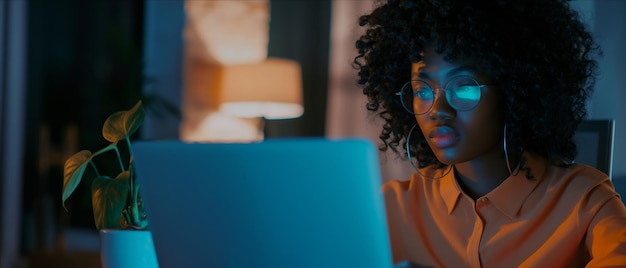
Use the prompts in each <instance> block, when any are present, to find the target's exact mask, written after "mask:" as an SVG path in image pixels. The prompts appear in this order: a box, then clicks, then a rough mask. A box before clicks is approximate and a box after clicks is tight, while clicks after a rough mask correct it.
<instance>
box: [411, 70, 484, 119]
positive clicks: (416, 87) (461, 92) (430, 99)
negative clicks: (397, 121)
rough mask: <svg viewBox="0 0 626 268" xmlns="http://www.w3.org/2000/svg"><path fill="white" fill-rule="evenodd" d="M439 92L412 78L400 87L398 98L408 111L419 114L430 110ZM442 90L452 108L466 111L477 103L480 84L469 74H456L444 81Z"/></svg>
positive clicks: (479, 94)
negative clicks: (456, 75)
mask: <svg viewBox="0 0 626 268" xmlns="http://www.w3.org/2000/svg"><path fill="white" fill-rule="evenodd" d="M439 92H441V91H440V90H439V91H435V89H433V88H432V87H431V86H430V85H429V84H428V83H426V82H424V81H422V80H414V81H410V82H408V83H406V84H405V85H404V86H403V87H402V90H401V92H400V100H401V101H402V106H403V107H404V109H406V110H407V111H408V112H409V113H412V114H416V115H421V114H425V113H427V112H428V111H430V109H431V108H432V106H433V103H434V101H435V99H436V98H437V96H439V94H440V93H439ZM444 92H445V96H446V100H447V101H448V103H449V104H450V106H451V107H452V108H454V109H455V110H457V111H467V110H471V109H473V108H474V107H476V105H478V102H479V101H480V97H481V85H480V84H478V82H476V80H474V79H473V78H471V77H469V76H458V77H455V78H452V79H451V80H449V81H448V82H447V83H446V85H445V89H444Z"/></svg>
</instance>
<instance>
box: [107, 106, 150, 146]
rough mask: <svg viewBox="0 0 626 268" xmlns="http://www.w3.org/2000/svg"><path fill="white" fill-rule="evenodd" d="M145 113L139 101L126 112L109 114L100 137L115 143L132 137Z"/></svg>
mask: <svg viewBox="0 0 626 268" xmlns="http://www.w3.org/2000/svg"><path fill="white" fill-rule="evenodd" d="M144 117H145V112H144V109H143V106H142V104H141V100H139V101H138V102H137V104H135V106H133V108H131V109H130V110H128V111H120V112H115V113H113V114H111V115H110V116H109V117H108V118H107V119H106V120H105V121H104V126H103V127H102V136H104V138H105V139H106V140H108V141H110V142H117V141H120V140H123V139H124V138H126V137H128V136H130V135H132V134H133V133H135V131H137V129H138V128H139V126H141V124H142V123H143V120H144Z"/></svg>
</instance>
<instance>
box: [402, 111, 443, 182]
mask: <svg viewBox="0 0 626 268" xmlns="http://www.w3.org/2000/svg"><path fill="white" fill-rule="evenodd" d="M416 127H417V123H415V124H414V125H413V127H411V130H409V134H408V135H407V136H406V142H405V150H406V156H407V157H408V160H409V162H411V166H413V169H415V171H416V172H417V173H418V174H420V175H422V176H423V177H424V178H427V179H431V180H438V179H441V178H443V177H445V176H446V175H448V173H450V171H451V170H452V168H453V167H454V165H449V166H448V169H447V170H446V171H445V172H443V174H442V175H441V176H439V177H437V178H435V177H432V176H428V175H426V174H424V173H422V172H420V169H419V168H418V167H417V166H416V165H415V163H413V160H411V150H409V149H410V148H409V147H410V146H409V145H410V144H411V142H410V140H411V136H412V134H413V130H415V128H416Z"/></svg>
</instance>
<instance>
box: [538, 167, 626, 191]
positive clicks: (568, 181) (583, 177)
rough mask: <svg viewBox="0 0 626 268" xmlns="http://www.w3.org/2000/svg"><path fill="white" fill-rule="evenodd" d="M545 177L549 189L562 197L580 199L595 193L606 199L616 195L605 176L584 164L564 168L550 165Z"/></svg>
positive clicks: (609, 180) (607, 177)
mask: <svg viewBox="0 0 626 268" xmlns="http://www.w3.org/2000/svg"><path fill="white" fill-rule="evenodd" d="M545 176H546V177H545V178H544V179H546V182H547V183H548V184H549V188H551V189H552V191H558V192H561V193H562V194H563V195H572V196H578V197H580V196H587V195H589V194H591V193H592V192H596V194H600V195H601V196H605V197H607V198H608V197H609V196H613V195H614V194H616V192H615V187H614V186H613V184H612V182H611V179H610V177H609V176H608V175H607V174H605V173H603V172H602V171H600V170H598V169H596V168H594V167H591V166H588V165H585V164H579V163H573V164H569V165H567V166H564V167H561V166H554V165H550V166H549V167H548V172H547V173H546V174H545Z"/></svg>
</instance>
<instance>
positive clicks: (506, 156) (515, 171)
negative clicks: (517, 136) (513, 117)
mask: <svg viewBox="0 0 626 268" xmlns="http://www.w3.org/2000/svg"><path fill="white" fill-rule="evenodd" d="M506 139H507V131H506V122H504V137H503V140H504V141H503V142H502V144H503V147H504V159H505V160H506V168H507V169H508V170H509V174H510V175H511V176H515V175H517V174H518V173H519V170H520V164H521V163H522V161H521V154H522V153H523V152H524V149H523V148H522V149H518V151H519V154H520V159H518V160H517V165H515V168H514V169H513V168H511V167H512V166H513V165H511V160H510V158H509V150H508V149H507V147H508V146H507V143H506Z"/></svg>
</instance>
